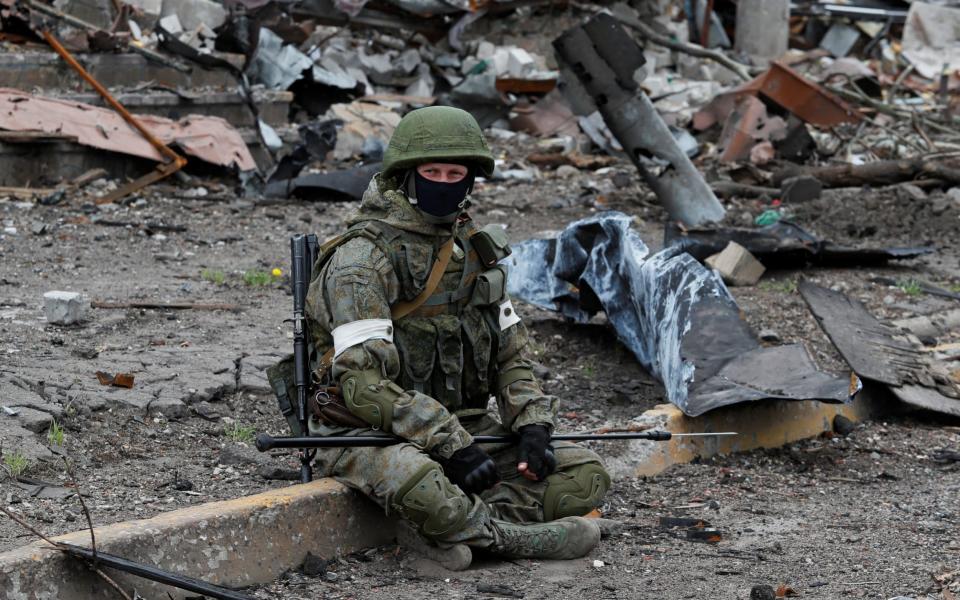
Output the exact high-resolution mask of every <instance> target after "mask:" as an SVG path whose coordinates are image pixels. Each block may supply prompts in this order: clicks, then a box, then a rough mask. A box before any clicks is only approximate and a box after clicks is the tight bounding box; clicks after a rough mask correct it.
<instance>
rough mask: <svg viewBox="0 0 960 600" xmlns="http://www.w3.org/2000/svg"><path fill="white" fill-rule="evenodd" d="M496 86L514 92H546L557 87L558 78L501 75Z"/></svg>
mask: <svg viewBox="0 0 960 600" xmlns="http://www.w3.org/2000/svg"><path fill="white" fill-rule="evenodd" d="M494 86H495V87H496V88H497V91H498V92H510V93H513V94H546V93H547V92H550V91H552V90H553V88H555V87H557V80H556V79H520V78H516V77H500V78H498V79H497V81H496V83H495V84H494Z"/></svg>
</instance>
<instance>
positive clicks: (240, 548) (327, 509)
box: [0, 386, 895, 600]
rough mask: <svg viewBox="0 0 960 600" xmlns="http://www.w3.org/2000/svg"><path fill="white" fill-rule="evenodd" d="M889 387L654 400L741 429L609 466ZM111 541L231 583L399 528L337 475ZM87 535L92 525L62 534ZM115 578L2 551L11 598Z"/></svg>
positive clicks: (794, 419)
mask: <svg viewBox="0 0 960 600" xmlns="http://www.w3.org/2000/svg"><path fill="white" fill-rule="evenodd" d="M894 406H895V405H894V404H892V403H891V401H890V400H889V394H886V393H885V388H882V387H869V386H868V387H867V388H866V389H864V390H863V391H862V392H861V393H860V395H859V396H858V397H857V399H856V400H855V401H854V402H853V403H852V404H848V405H839V404H823V403H820V402H813V401H803V402H796V401H766V402H756V403H749V404H743V405H737V406H729V407H725V408H721V409H718V410H715V411H711V412H710V413H707V414H705V415H702V416H700V417H687V416H685V415H684V414H683V413H682V412H681V411H680V410H679V409H677V408H676V407H675V406H673V405H660V406H657V407H656V408H654V409H651V410H648V411H646V412H645V413H644V414H643V415H641V416H640V417H639V418H638V419H637V420H636V421H637V422H639V423H641V424H648V425H651V426H654V427H656V428H658V429H665V430H667V431H671V432H673V433H693V432H710V431H728V430H733V431H737V432H739V433H740V435H739V436H737V437H723V438H702V439H697V440H680V439H677V440H671V441H669V442H646V441H636V442H612V443H610V444H609V445H608V446H607V447H606V450H607V452H608V453H612V456H611V455H608V458H607V459H606V460H605V463H606V464H607V467H608V468H609V469H610V470H611V472H612V473H613V474H614V475H615V476H621V477H622V476H641V475H655V474H657V473H661V472H663V471H664V470H666V469H667V468H669V467H670V466H672V465H675V464H680V463H685V462H690V461H691V460H694V459H696V458H698V457H708V456H713V455H716V454H728V453H732V452H742V451H746V450H753V449H756V448H775V447H779V446H783V445H785V444H789V443H791V442H794V441H797V440H800V439H804V438H808V437H814V436H817V435H819V434H821V433H823V432H824V431H829V430H830V429H831V428H832V424H833V418H834V416H836V415H838V414H842V415H844V416H846V417H847V418H849V419H851V420H853V421H862V420H864V419H868V418H872V417H876V416H879V415H883V414H889V413H890V412H892V411H893V410H894ZM96 535H97V547H98V548H100V549H101V550H103V551H104V552H109V553H111V554H116V555H119V556H123V557H124V558H127V559H130V560H134V561H139V562H143V563H145V564H150V565H154V566H157V567H160V568H162V569H166V570H168V571H172V572H175V573H183V574H187V575H191V576H194V577H199V578H202V579H205V580H207V581H209V582H211V583H216V584H219V585H224V586H227V587H245V586H250V585H255V584H260V583H266V582H269V581H273V580H274V579H275V578H276V577H277V576H278V575H280V574H281V573H282V572H284V571H285V570H287V569H292V568H295V567H297V566H298V565H300V564H301V563H302V562H303V559H304V557H305V556H306V554H307V552H308V551H309V552H312V553H313V554H315V555H318V556H322V557H324V558H330V557H333V556H335V555H336V554H338V553H341V554H344V553H349V552H353V551H354V550H357V549H359V548H365V547H370V546H377V545H382V544H385V543H388V542H389V541H390V540H391V539H392V538H393V527H392V526H390V524H389V523H388V521H387V519H386V517H385V516H384V515H383V513H382V512H381V511H380V510H379V509H378V508H377V507H376V506H375V505H374V504H373V503H371V502H369V501H367V500H364V499H363V498H361V497H360V496H359V495H358V494H356V493H354V492H352V491H350V490H348V489H347V488H346V487H344V486H343V485H341V484H339V483H336V482H335V481H333V480H331V479H321V480H318V481H315V482H313V483H309V484H305V485H294V486H290V487H287V488H283V489H279V490H273V491H270V492H265V493H262V494H257V495H255V496H248V497H245V498H238V499H235V500H228V501H224V502H212V503H208V504H202V505H199V506H193V507H190V508H185V509H182V510H178V511H174V512H170V513H165V514H161V515H157V516H156V517H153V518H151V519H145V520H140V521H127V522H124V523H116V524H113V525H109V526H106V527H101V528H98V529H97V530H96ZM56 539H57V540H62V541H65V542H70V543H74V544H78V545H82V546H88V545H89V541H90V536H89V533H88V532H87V531H78V532H75V533H71V534H68V535H64V536H61V537H59V538H56ZM110 575H111V577H114V578H115V579H116V580H117V581H118V582H119V583H120V584H121V585H122V586H124V588H125V589H128V590H132V589H136V590H137V591H138V592H140V593H141V594H143V595H144V596H146V597H155V598H160V597H162V598H166V597H167V596H166V594H167V592H169V593H170V594H171V596H172V597H173V598H175V599H177V600H180V599H182V598H184V597H185V596H186V595H188V593H184V592H182V591H180V590H176V589H174V588H169V587H167V586H162V585H159V584H155V583H152V582H148V581H146V580H143V579H139V578H136V577H132V576H128V575H125V574H122V573H114V572H111V573H110ZM114 594H115V592H113V591H112V590H110V589H108V588H107V587H106V586H105V584H104V583H103V582H102V581H100V580H99V579H98V578H97V577H95V576H92V575H91V573H90V571H89V570H88V569H87V568H86V567H84V566H82V565H80V564H79V563H78V562H77V561H76V560H73V559H70V558H67V557H64V556H63V555H62V554H60V553H59V552H56V551H54V550H50V549H49V548H48V547H47V545H46V544H45V543H42V542H38V543H34V544H31V545H29V546H24V547H22V548H18V549H16V550H12V551H10V552H6V553H4V554H0V598H4V599H5V600H7V599H9V600H46V599H49V598H58V599H60V600H93V599H98V600H99V599H103V600H107V599H111V600H112V598H114V597H115V596H114Z"/></svg>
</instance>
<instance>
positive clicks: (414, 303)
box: [317, 237, 454, 375]
mask: <svg viewBox="0 0 960 600" xmlns="http://www.w3.org/2000/svg"><path fill="white" fill-rule="evenodd" d="M453 244H454V238H453V237H451V238H450V240H449V241H447V243H446V244H444V245H443V246H441V247H440V251H439V252H438V253H437V260H436V262H434V263H433V268H431V269H430V275H429V276H428V277H427V283H426V285H425V286H424V288H423V291H422V292H420V293H419V294H418V295H417V297H416V298H414V299H413V300H409V301H405V302H398V303H396V304H395V305H394V306H393V307H392V308H391V309H390V317H391V318H392V319H393V320H394V321H396V320H399V319H402V318H403V317H405V316H407V315H409V314H410V313H412V312H413V311H415V310H417V309H418V308H420V307H421V306H422V305H423V303H424V302H426V301H427V298H429V297H430V296H431V295H433V292H434V291H435V290H436V289H437V286H439V285H440V280H441V279H443V274H444V272H446V270H447V265H449V264H450V257H451V256H452V255H453ZM335 350H336V349H335V348H330V349H329V350H327V351H326V353H324V355H323V356H321V357H320V365H319V366H318V367H317V372H318V373H320V374H321V375H326V373H327V371H329V370H330V367H332V366H333V354H334V351H335Z"/></svg>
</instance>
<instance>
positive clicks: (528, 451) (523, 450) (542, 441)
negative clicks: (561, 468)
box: [518, 425, 557, 481]
mask: <svg viewBox="0 0 960 600" xmlns="http://www.w3.org/2000/svg"><path fill="white" fill-rule="evenodd" d="M518 455H519V457H520V462H522V463H527V470H528V471H530V472H531V473H533V474H534V475H536V476H537V481H543V480H544V479H545V478H546V477H547V475H549V474H550V473H553V472H554V471H556V470H557V458H556V457H555V456H554V455H553V446H551V445H550V431H549V430H548V429H547V428H546V427H544V426H543V425H525V426H523V427H521V428H520V449H519V452H518Z"/></svg>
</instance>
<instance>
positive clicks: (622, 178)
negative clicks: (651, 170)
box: [610, 171, 633, 189]
mask: <svg viewBox="0 0 960 600" xmlns="http://www.w3.org/2000/svg"><path fill="white" fill-rule="evenodd" d="M610 181H612V182H613V185H614V186H616V188H617V189H623V188H625V187H627V186H629V185H631V184H633V176H632V175H631V174H630V173H626V172H624V171H617V172H616V173H614V174H613V177H611V178H610Z"/></svg>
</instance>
